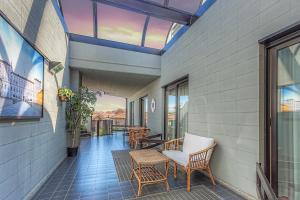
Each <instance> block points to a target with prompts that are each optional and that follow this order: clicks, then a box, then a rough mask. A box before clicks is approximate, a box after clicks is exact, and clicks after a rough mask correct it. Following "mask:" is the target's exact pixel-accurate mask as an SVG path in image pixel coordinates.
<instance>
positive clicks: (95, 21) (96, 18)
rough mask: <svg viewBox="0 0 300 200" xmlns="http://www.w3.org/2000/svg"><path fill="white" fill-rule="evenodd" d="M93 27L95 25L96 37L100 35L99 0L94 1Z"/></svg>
mask: <svg viewBox="0 0 300 200" xmlns="http://www.w3.org/2000/svg"><path fill="white" fill-rule="evenodd" d="M93 27H94V37H98V13H97V2H93Z"/></svg>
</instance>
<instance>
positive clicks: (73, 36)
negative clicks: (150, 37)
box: [69, 33, 161, 55]
mask: <svg viewBox="0 0 300 200" xmlns="http://www.w3.org/2000/svg"><path fill="white" fill-rule="evenodd" d="M69 39H70V41H74V42H81V43H86V44H92V45H99V46H105V47H111V48H116V49H123V50H128V51H135V52H140V53H148V54H154V55H161V51H160V50H159V49H153V48H149V47H141V46H137V45H133V44H126V43H122V42H115V41H110V40H104V39H100V38H95V37H89V36H83V35H78V34H74V33H69Z"/></svg>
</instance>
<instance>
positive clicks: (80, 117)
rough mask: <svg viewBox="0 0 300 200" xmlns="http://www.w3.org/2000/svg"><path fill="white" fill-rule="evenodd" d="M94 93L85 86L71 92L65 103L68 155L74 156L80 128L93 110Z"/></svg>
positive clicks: (78, 141)
mask: <svg viewBox="0 0 300 200" xmlns="http://www.w3.org/2000/svg"><path fill="white" fill-rule="evenodd" d="M96 100H97V98H96V94H95V93H94V92H92V91H89V90H88V88H86V87H81V88H80V89H79V91H78V92H75V93H73V95H72V96H71V97H70V99H69V101H68V102H67V105H66V120H67V128H68V133H69V134H68V136H69V138H68V142H69V144H68V156H76V155H77V151H78V146H79V143H80V128H81V126H82V124H84V123H85V122H86V119H87V118H88V117H90V116H91V115H92V113H93V112H94V106H95V103H96Z"/></svg>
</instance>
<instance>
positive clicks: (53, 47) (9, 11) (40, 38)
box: [0, 0, 69, 200]
mask: <svg viewBox="0 0 300 200" xmlns="http://www.w3.org/2000/svg"><path fill="white" fill-rule="evenodd" d="M0 10H1V11H2V12H3V13H4V14H5V15H7V17H8V18H9V19H10V20H11V21H12V23H13V24H14V25H15V26H16V27H18V29H20V31H21V32H22V33H23V34H24V35H25V36H26V37H27V38H28V39H29V40H30V41H31V42H32V43H34V44H35V45H36V46H37V47H38V48H39V49H40V50H41V51H42V53H43V54H45V55H46V56H47V57H48V58H49V59H50V60H54V61H60V62H62V63H64V64H65V66H66V68H65V69H64V71H62V72H59V73H58V74H57V82H58V85H57V84H56V81H55V77H54V76H53V75H51V74H50V73H49V72H48V64H47V63H46V64H45V73H44V77H45V82H44V83H45V86H44V94H45V98H44V117H43V118H42V119H40V120H38V121H9V122H3V121H2V122H0V199H1V200H3V199H5V200H6V199H7V200H8V199H10V200H18V199H25V198H28V197H30V196H31V194H33V192H34V191H36V189H37V187H38V186H39V184H40V183H42V182H43V180H45V177H47V175H49V173H50V172H51V171H52V170H53V169H55V168H56V166H57V165H58V164H59V163H60V162H61V161H62V160H63V159H64V158H65V156H66V149H65V147H66V134H65V119H64V106H63V105H62V104H61V103H60V102H59V101H58V100H57V89H58V87H60V86H62V85H63V86H69V69H68V59H67V58H68V48H67V42H68V41H67V39H66V37H65V33H64V30H63V27H62V25H61V24H60V21H59V18H58V17H57V15H56V11H55V9H54V7H53V5H52V1H49V0H38V1H28V0H10V1H0ZM31 192H32V193H31Z"/></svg>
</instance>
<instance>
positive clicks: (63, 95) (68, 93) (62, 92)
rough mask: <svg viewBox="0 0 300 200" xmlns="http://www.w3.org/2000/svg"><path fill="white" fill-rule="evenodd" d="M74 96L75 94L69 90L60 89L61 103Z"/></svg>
mask: <svg viewBox="0 0 300 200" xmlns="http://www.w3.org/2000/svg"><path fill="white" fill-rule="evenodd" d="M72 96H73V92H72V90H71V89H69V88H59V89H58V97H59V99H60V101H62V102H66V101H68V100H69V99H70V98H71V97H72Z"/></svg>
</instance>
